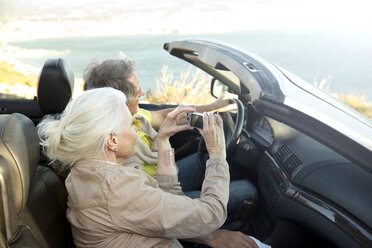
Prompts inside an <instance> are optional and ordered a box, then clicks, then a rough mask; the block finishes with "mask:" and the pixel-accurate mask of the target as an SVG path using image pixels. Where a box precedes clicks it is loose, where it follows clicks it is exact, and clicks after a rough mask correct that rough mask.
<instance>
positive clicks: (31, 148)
mask: <svg viewBox="0 0 372 248" xmlns="http://www.w3.org/2000/svg"><path fill="white" fill-rule="evenodd" d="M0 130H1V131H0V171H1V172H0V173H1V175H2V176H1V179H0V180H1V183H0V187H1V189H2V192H1V193H2V195H1V196H2V197H3V199H2V202H1V203H2V205H3V206H2V210H3V213H4V219H2V221H3V223H2V226H5V230H4V231H5V237H6V238H7V239H9V238H10V237H11V235H12V234H13V233H14V232H15V231H16V229H17V223H16V222H15V221H14V220H16V216H18V215H19V214H20V213H21V211H22V210H23V209H24V208H25V205H26V201H27V197H28V191H29V185H30V179H31V175H33V173H34V171H35V170H36V167H37V164H38V162H39V149H40V148H39V142H38V137H37V133H36V130H35V126H34V124H33V123H32V121H31V120H29V119H28V118H27V117H25V116H24V115H21V114H12V115H1V116H0Z"/></svg>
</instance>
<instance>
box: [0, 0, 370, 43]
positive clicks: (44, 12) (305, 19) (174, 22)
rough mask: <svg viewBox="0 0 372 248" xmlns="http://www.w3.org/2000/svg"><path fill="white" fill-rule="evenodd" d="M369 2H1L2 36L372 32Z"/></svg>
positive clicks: (297, 0)
mask: <svg viewBox="0 0 372 248" xmlns="http://www.w3.org/2000/svg"><path fill="white" fill-rule="evenodd" d="M369 12H370V4H369V0H353V1H351V0H348V1H345V0H244V1H242V0H229V1H226V0H157V1H156V3H155V2H154V1H148V0H131V1H129V0H105V1H102V0H64V1H50V0H32V1H29V0H0V16H1V17H0V21H1V24H0V28H1V33H2V34H0V35H1V36H0V38H1V39H2V40H4V39H6V40H22V39H34V38H55V37H66V36H104V35H138V34H164V33H183V34H197V33H218V32H219V33H223V32H235V31H246V30H261V29H312V28H330V29H340V30H345V31H349V30H369V31H371V30H372V17H371V15H370V13H369Z"/></svg>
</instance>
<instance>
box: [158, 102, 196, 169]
mask: <svg viewBox="0 0 372 248" xmlns="http://www.w3.org/2000/svg"><path fill="white" fill-rule="evenodd" d="M193 111H195V109H194V108H193V107H177V108H176V109H174V110H173V111H171V112H169V113H168V114H167V116H166V117H165V119H164V121H163V123H162V124H161V126H160V129H159V132H158V138H157V144H158V156H159V157H158V166H157V169H156V173H157V174H158V175H164V176H165V175H167V176H170V175H177V167H176V164H175V161H174V160H175V159H174V151H173V149H172V147H171V145H170V142H169V138H170V137H171V136H172V135H174V134H175V133H178V132H180V131H184V130H190V129H193V127H191V126H189V125H187V124H183V125H177V123H178V122H179V119H181V118H185V116H186V114H187V113H188V112H193Z"/></svg>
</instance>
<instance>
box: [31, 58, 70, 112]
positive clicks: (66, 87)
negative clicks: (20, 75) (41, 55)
mask: <svg viewBox="0 0 372 248" xmlns="http://www.w3.org/2000/svg"><path fill="white" fill-rule="evenodd" d="M73 89H74V73H73V71H72V69H71V67H70V66H69V65H68V64H67V62H66V61H64V60H63V59H61V58H59V59H48V60H47V61H46V62H45V64H44V66H43V69H42V71H41V74H40V78H39V83H38V86H37V99H38V102H39V106H40V109H41V111H42V112H43V113H44V114H56V113H61V112H62V111H63V110H64V109H65V107H66V105H67V103H68V102H69V101H70V99H71V96H72V93H73Z"/></svg>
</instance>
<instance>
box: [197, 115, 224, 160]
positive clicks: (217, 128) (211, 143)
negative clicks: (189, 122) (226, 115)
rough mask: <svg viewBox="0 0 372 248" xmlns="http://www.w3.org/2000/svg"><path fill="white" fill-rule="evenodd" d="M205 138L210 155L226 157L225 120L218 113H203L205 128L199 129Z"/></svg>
mask: <svg viewBox="0 0 372 248" xmlns="http://www.w3.org/2000/svg"><path fill="white" fill-rule="evenodd" d="M198 130H199V132H200V133H201V135H203V137H204V140H205V145H206V147H207V150H208V153H209V157H210V158H214V157H219V158H224V159H225V158H226V147H225V134H224V132H223V121H222V118H221V116H219V115H218V114H212V113H210V112H204V113H203V130H200V129H198Z"/></svg>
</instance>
